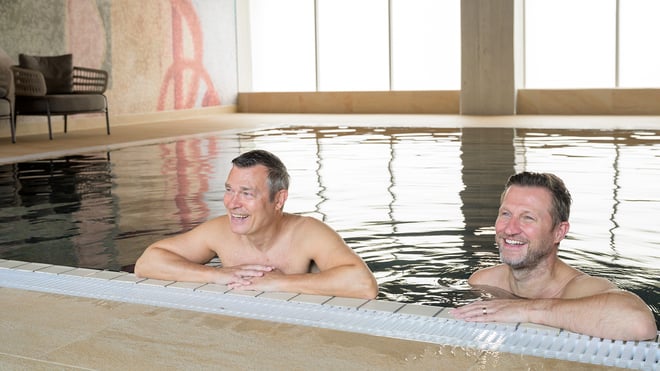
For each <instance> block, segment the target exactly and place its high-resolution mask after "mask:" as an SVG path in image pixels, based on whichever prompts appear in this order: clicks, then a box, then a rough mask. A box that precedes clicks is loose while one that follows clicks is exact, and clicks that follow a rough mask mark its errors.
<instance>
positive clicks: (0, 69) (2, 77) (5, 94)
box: [0, 66, 13, 100]
mask: <svg viewBox="0 0 660 371" xmlns="http://www.w3.org/2000/svg"><path fill="white" fill-rule="evenodd" d="M12 82H13V76H12V73H11V70H10V69H9V68H8V67H5V66H0V98H4V99H8V98H10V97H11V96H12V94H13V89H12V87H13V84H12ZM10 100H11V99H10Z"/></svg>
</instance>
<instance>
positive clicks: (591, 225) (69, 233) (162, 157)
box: [0, 121, 660, 369]
mask: <svg viewBox="0 0 660 371" xmlns="http://www.w3.org/2000/svg"><path fill="white" fill-rule="evenodd" d="M257 148H258V149H265V150H268V151H271V152H273V153H275V154H276V155H278V156H279V157H280V158H281V159H282V161H283V162H284V163H285V165H286V166H287V168H288V170H289V172H290V174H291V186H290V189H289V199H288V200H287V203H286V205H285V211H287V212H290V213H296V214H302V215H310V216H313V217H315V218H319V219H321V220H323V221H325V222H326V223H328V224H329V225H330V226H332V227H333V228H335V229H336V230H337V231H338V233H339V234H340V235H341V236H342V237H343V238H344V239H345V241H346V243H347V244H348V245H349V246H350V247H351V248H352V249H353V250H354V251H355V252H356V253H357V254H358V255H360V256H361V257H362V258H363V259H364V260H365V262H366V263H367V265H368V266H369V268H370V269H371V270H372V271H373V273H374V275H375V276H376V278H377V281H378V285H379V290H380V291H379V295H378V297H377V298H376V300H375V301H373V303H386V305H390V306H392V307H391V308H390V309H388V310H390V311H393V312H394V313H395V314H398V315H399V316H405V315H406V313H407V312H406V310H408V311H410V313H411V314H410V315H412V316H418V315H419V313H417V312H414V310H413V309H412V308H415V310H417V309H419V308H422V309H423V310H424V311H429V310H430V311H431V312H430V313H432V314H433V317H434V318H436V317H438V318H444V319H443V320H444V321H452V320H451V319H450V318H449V317H448V315H447V314H446V312H445V314H444V315H441V313H443V310H444V309H447V308H453V307H456V306H460V305H463V304H466V303H469V302H472V301H474V300H477V299H483V298H487V294H485V293H483V292H481V291H479V290H475V289H472V288H470V286H469V285H468V284H467V278H468V277H469V275H470V274H471V273H472V272H473V271H475V270H477V269H479V268H481V267H486V266H490V265H495V264H497V263H498V262H499V255H498V251H497V247H496V245H495V243H494V227H493V225H494V219H495V217H496V215H497V209H498V207H499V197H500V194H501V192H502V190H503V186H504V182H505V181H506V179H507V178H508V176H509V175H511V174H513V173H515V172H519V171H523V170H529V171H543V172H552V173H555V174H557V175H559V176H560V177H562V179H564V181H565V182H566V185H567V187H568V188H569V190H570V191H571V194H572V196H573V200H574V204H573V207H572V210H571V231H570V233H569V235H568V237H567V239H566V240H564V241H563V242H562V243H561V246H560V257H561V258H562V259H564V260H565V261H567V262H568V263H569V264H571V265H572V266H575V267H577V268H578V269H580V270H582V271H584V272H586V273H589V274H592V275H596V276H601V277H606V278H608V279H609V280H611V281H613V282H614V283H615V284H616V285H617V286H619V287H621V288H624V289H626V290H629V291H632V292H634V293H636V294H637V295H639V296H640V297H641V298H642V299H643V300H644V301H645V302H646V303H648V304H649V306H650V307H651V309H652V311H653V313H654V315H655V318H656V322H658V318H659V317H660V316H659V307H658V301H659V300H658V298H659V297H660V296H659V295H660V294H659V292H658V282H657V277H658V273H660V270H658V266H660V256H658V254H657V252H656V251H657V247H658V245H659V244H660V235H659V234H658V233H657V231H656V229H655V224H654V223H655V222H654V218H653V215H656V213H658V212H660V190H658V189H657V187H654V186H653V184H655V183H657V181H658V174H660V172H659V171H658V170H660V169H659V167H660V163H659V162H658V157H659V156H660V136H658V133H657V131H654V130H647V129H639V130H623V129H613V130H595V129H589V130H588V129H580V130H576V129H565V128H540V129H526V128H516V127H492V128H484V127H474V128H473V127H462V128H455V127H447V125H419V124H417V125H409V124H402V123H397V124H384V125H374V124H369V125H365V124H360V123H359V122H355V123H351V122H345V121H344V122H342V123H341V124H339V125H337V124H323V125H319V124H310V125H303V124H299V123H296V124H293V125H276V126H269V127H263V128H256V129H240V130H227V131H219V132H212V133H207V134H197V135H189V136H181V137H173V138H164V139H159V140H152V141H142V142H137V143H135V144H123V145H119V146H111V147H108V148H106V149H105V150H99V149H98V148H88V149H91V150H89V151H88V150H86V151H82V152H80V153H75V154H74V153H68V154H65V155H62V154H61V155H59V156H54V157H52V156H51V157H43V158H39V157H35V158H32V159H30V158H28V159H26V160H24V161H20V162H15V163H4V164H1V165H0V187H1V188H2V191H3V192H2V193H1V194H2V196H0V199H1V200H2V202H1V204H2V208H1V209H0V212H1V217H2V223H1V228H2V234H0V253H1V255H0V259H4V260H5V261H7V262H23V263H25V262H27V263H30V265H29V266H30V269H33V270H35V271H36V272H39V271H43V272H51V269H53V267H58V268H56V270H53V271H52V272H55V271H57V273H58V274H56V275H54V276H53V277H54V278H53V279H46V281H40V280H44V279H45V278H43V277H44V276H39V275H37V277H32V278H26V277H21V274H22V273H16V274H18V276H16V277H14V276H11V274H10V275H9V276H8V277H4V279H7V280H14V283H12V284H10V287H11V285H15V287H17V288H24V289H27V290H36V291H44V292H50V293H56V294H69V295H75V296H80V297H91V298H97V299H104V300H119V301H129V302H133V303H142V304H150V305H156V306H163V307H172V308H179V309H188V310H189V309H190V308H192V310H199V311H202V312H209V313H218V312H217V311H218V309H217V308H218V307H221V308H223V309H222V310H221V311H220V312H219V313H221V314H229V315H235V316H237V317H241V318H253V319H266V320H271V321H276V322H284V323H292V324H300V325H306V326H313V327H320V328H328V329H335V330H341V331H348V332H356V333H367V334H371V335H379V336H384V337H394V338H402V339H407V340H412V341H422V342H424V341H429V342H432V343H433V342H438V343H443V344H446V343H447V337H448V335H447V334H445V333H443V331H448V330H447V329H448V328H450V326H447V324H446V323H443V324H442V326H440V325H439V324H437V325H435V326H439V327H438V328H434V326H433V325H431V324H429V323H424V324H423V325H418V326H422V328H417V327H415V325H413V324H397V320H398V321H403V319H400V318H397V319H392V318H390V319H384V318H383V315H382V314H371V313H370V312H373V310H372V311H369V310H367V308H369V306H367V307H364V304H363V303H360V304H359V305H358V308H361V309H364V310H365V311H366V313H352V314H350V315H349V314H348V313H345V312H344V311H342V310H340V311H339V312H335V311H337V308H338V307H339V308H340V307H342V305H348V306H349V307H350V306H351V305H356V303H350V301H349V303H347V302H335V303H334V305H333V302H332V300H331V301H330V302H326V303H322V304H323V305H322V307H323V308H324V309H322V310H321V309H316V310H320V311H321V312H320V313H316V314H315V315H316V316H320V317H322V318H323V319H318V318H315V317H314V316H313V315H312V318H310V317H309V316H310V314H309V312H308V311H309V310H310V309H309V308H306V309H301V308H299V307H297V306H294V307H287V305H292V304H291V303H292V302H295V301H296V300H301V301H304V300H303V298H302V296H298V299H296V300H294V299H295V295H289V296H287V297H286V301H285V303H287V304H282V305H284V307H281V308H278V307H277V305H275V304H271V303H268V302H264V300H269V299H272V298H271V297H270V296H269V295H268V293H261V294H257V295H254V294H251V295H245V294H241V295H227V294H226V293H227V292H230V291H231V290H227V289H225V290H224V292H225V295H223V297H225V298H229V299H227V300H229V302H219V303H214V302H213V300H219V299H217V296H215V297H209V298H198V297H195V295H196V294H194V295H193V294H190V293H187V294H186V296H184V297H181V296H180V295H179V294H178V293H172V290H170V291H169V292H163V293H150V292H148V290H147V289H146V287H147V286H148V285H142V289H143V290H147V291H144V292H143V291H139V292H135V293H130V290H126V286H124V285H121V284H118V283H113V280H114V278H115V277H119V278H122V279H123V278H126V277H127V276H132V275H131V274H130V273H129V274H127V273H126V272H131V271H132V266H133V264H134V263H135V261H136V259H137V258H138V257H139V256H140V254H141V253H142V251H144V249H145V248H146V247H147V246H148V245H149V244H151V243H152V242H154V241H156V240H159V239H162V238H164V237H167V236H170V235H174V234H177V233H180V232H182V231H186V230H189V229H191V228H193V227H195V226H196V225H199V224H200V223H202V222H204V221H205V220H207V219H209V218H212V217H214V216H216V215H220V214H223V213H225V212H226V210H225V209H224V205H223V194H224V189H225V185H224V181H225V179H226V176H227V174H228V171H229V169H230V167H231V160H232V159H233V158H234V157H236V156H238V155H239V154H240V153H242V152H245V151H248V150H251V149H257ZM216 263H217V262H216ZM33 264H36V265H33ZM74 268H80V269H82V270H81V272H85V274H86V275H91V276H92V277H93V276H94V275H99V274H103V275H105V277H106V278H108V277H109V278H111V279H110V280H109V281H108V282H110V284H109V286H104V285H107V283H106V284H103V285H100V284H98V283H96V280H93V279H91V278H87V281H85V280H84V279H83V281H76V280H79V279H80V278H79V277H78V278H76V279H74V281H69V279H70V278H66V279H64V281H63V282H58V280H60V279H63V278H61V277H62V275H61V274H59V273H61V272H64V271H65V270H67V269H70V270H73V269H74ZM20 269H21V268H20V266H17V267H15V268H13V269H12V270H13V271H14V272H19V271H20ZM10 271H11V270H10ZM121 274H125V275H124V276H121ZM132 277H134V276H132ZM35 279H36V280H37V281H32V280H35ZM53 280H54V281H53ZM90 281H91V282H90ZM133 283H135V282H133ZM179 284H184V283H179ZM99 285H100V286H99ZM113 285H119V286H113ZM35 286H40V287H39V288H35ZM138 286H139V285H138ZM163 286H165V288H166V287H167V286H170V287H174V286H176V284H175V285H174V286H172V283H166V284H163ZM199 286H201V285H197V286H196V287H195V288H194V289H192V292H194V293H197V294H199V295H209V293H208V292H205V291H204V290H203V289H200V288H199ZM131 287H132V286H131ZM186 287H187V288H190V287H188V286H186ZM149 289H153V288H151V287H149ZM159 289H163V287H160V288H159ZM135 290H137V289H135ZM127 292H128V293H127ZM213 294H217V292H213ZM132 295H134V296H133V297H132ZM177 295H179V296H177ZM164 296H168V298H167V299H163V297H164ZM252 296H254V297H252ZM118 298H119V299H118ZM260 298H261V301H258V300H260ZM278 298H279V299H282V297H278ZM338 299H340V298H334V299H333V300H338ZM223 300H224V299H223ZM254 300H257V301H256V302H254ZM305 300H306V299H305ZM198 301H199V302H198ZM297 303H298V304H297V305H298V306H299V305H301V304H300V302H297ZM305 304H309V303H305ZM314 304H318V303H314ZM274 305H275V306H274ZM278 305H280V304H278ZM262 306H263V308H262ZM273 306H274V307H273ZM200 308H202V309H200ZM245 308H250V309H249V310H246V309H245ZM273 308H275V309H273ZM402 308H408V309H406V310H403V309H402ZM379 310H380V309H379ZM301 311H302V312H301ZM272 312H277V313H280V314H278V315H274V314H273V313H272ZM283 313H286V315H285V314H283ZM388 313H389V312H388ZM358 315H362V316H363V317H364V318H354V317H356V316H358ZM391 315H392V314H390V316H391ZM427 315H428V314H427ZM346 316H348V317H347V318H345V317H346ZM443 316H444V317H443ZM405 320H406V321H409V320H410V319H408V318H406V319H405ZM383 321H390V322H391V323H390V325H392V326H395V327H396V326H399V327H401V328H402V329H403V330H401V332H396V331H395V332H388V331H390V330H387V329H386V328H387V327H388V326H389V325H385V328H382V327H380V326H383V325H382V322H383ZM454 322H455V321H454ZM346 323H350V324H351V325H346ZM356 323H357V324H356ZM375 323H381V325H378V326H376V325H374V324H375ZM372 326H373V327H372ZM438 331H439V332H438ZM453 331H454V332H455V331H458V330H453ZM463 331H466V330H465V329H464V330H463ZM490 331H495V330H493V329H490ZM498 331H499V330H498ZM404 333H405V334H404ZM467 333H469V331H468V332H467ZM452 336H455V335H452ZM466 336H467V335H466ZM470 336H472V337H474V334H472V335H470ZM491 336H492V335H491ZM500 336H503V337H504V336H505V335H500ZM535 336H536V335H535ZM552 336H555V337H557V335H552ZM477 338H479V337H478V336H477ZM557 338H558V339H561V337H557ZM455 341H456V342H454V343H452V342H451V341H449V344H453V345H454V346H457V345H460V346H468V347H469V346H476V347H477V348H482V349H484V347H485V348H486V349H488V347H493V345H492V341H491V342H488V341H486V342H481V343H479V342H478V341H477V343H478V344H475V343H474V342H475V341H476V340H474V339H472V340H470V341H467V340H466V339H465V338H461V339H460V340H455ZM526 341H527V342H529V341H531V340H529V339H527V340H526ZM562 341H565V340H562ZM599 341H600V340H599ZM501 342H504V343H506V341H504V340H502V341H501ZM496 343H497V341H496ZM488 344H490V345H488ZM549 344H550V343H549ZM552 344H554V343H552ZM640 344H643V343H640ZM648 344H651V346H650V348H648V347H647V348H645V350H644V351H642V353H644V359H645V360H646V361H645V362H646V363H644V362H641V363H639V364H636V363H634V362H632V361H631V360H630V359H626V361H625V362H624V361H621V360H620V359H617V357H618V358H621V357H624V358H625V356H624V355H623V350H622V351H621V352H619V354H618V355H616V354H615V353H617V352H616V351H608V352H607V356H605V357H604V358H603V359H601V360H598V358H594V357H595V355H589V356H588V358H589V359H586V358H585V357H586V356H584V355H581V356H580V355H576V354H574V353H572V352H573V350H567V349H569V348H570V349H573V348H571V347H567V346H566V345H564V346H562V347H561V349H562V351H557V350H556V349H555V350H553V352H554V353H553V355H548V350H547V349H545V350H542V351H541V350H539V347H538V345H537V346H532V344H531V343H529V344H527V346H526V347H525V346H523V347H520V346H518V345H517V346H516V347H507V346H506V344H505V345H500V346H499V347H498V348H492V349H493V350H495V349H497V350H498V351H500V352H510V353H512V354H526V355H535V356H542V357H545V358H555V359H557V360H569V361H579V362H587V363H589V362H591V363H592V366H594V365H595V364H600V365H606V366H607V365H609V366H617V365H618V366H619V367H628V368H639V369H646V368H649V367H650V368H651V369H656V368H657V359H658V358H657V352H658V349H657V343H648ZM548 346H550V345H548ZM553 346H554V348H558V347H559V346H558V345H556V344H554V345H553ZM654 346H655V347H654ZM541 349H542V348H541ZM594 349H598V348H594ZM544 352H545V353H544ZM562 352H563V354H562ZM602 352H603V351H601V353H602ZM654 352H655V353H654ZM596 353H598V352H596ZM580 357H582V358H580ZM607 357H610V358H611V359H610V358H607ZM653 357H656V358H655V361H652V358H653ZM617 362H618V363H617ZM653 362H655V363H653Z"/></svg>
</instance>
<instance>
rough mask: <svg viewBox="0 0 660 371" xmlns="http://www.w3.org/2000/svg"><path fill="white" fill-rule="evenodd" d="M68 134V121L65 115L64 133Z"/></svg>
mask: <svg viewBox="0 0 660 371" xmlns="http://www.w3.org/2000/svg"><path fill="white" fill-rule="evenodd" d="M66 132H67V121H66V115H64V133H66Z"/></svg>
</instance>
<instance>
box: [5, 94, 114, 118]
mask: <svg viewBox="0 0 660 371" xmlns="http://www.w3.org/2000/svg"><path fill="white" fill-rule="evenodd" d="M46 102H48V108H49V109H50V113H51V114H74V113H83V112H99V111H105V109H106V102H105V97H104V96H103V95H101V94H52V95H46V96H44V97H23V96H21V97H16V112H17V113H19V114H21V113H23V114H27V115H30V114H46Z"/></svg>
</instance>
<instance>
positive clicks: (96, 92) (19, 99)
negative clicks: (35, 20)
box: [12, 54, 110, 140]
mask: <svg viewBox="0 0 660 371" xmlns="http://www.w3.org/2000/svg"><path fill="white" fill-rule="evenodd" d="M72 60H73V58H72V55H71V54H66V55H60V56H29V55H25V54H20V55H19V65H18V66H13V67H12V71H13V73H14V83H15V87H16V107H15V109H14V112H15V116H16V119H15V120H14V127H15V125H16V122H17V121H18V120H17V117H18V116H19V115H39V116H47V117H48V136H49V138H50V139H51V140H52V139H53V130H52V127H51V116H53V115H56V116H64V132H65V133H66V132H67V116H69V115H73V114H79V113H93V112H101V113H105V122H106V131H107V133H108V135H109V134H110V118H109V117H108V99H107V98H106V96H105V95H104V93H105V90H106V88H107V86H108V73H107V72H106V71H103V70H99V69H93V68H84V67H78V66H73V63H72Z"/></svg>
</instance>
